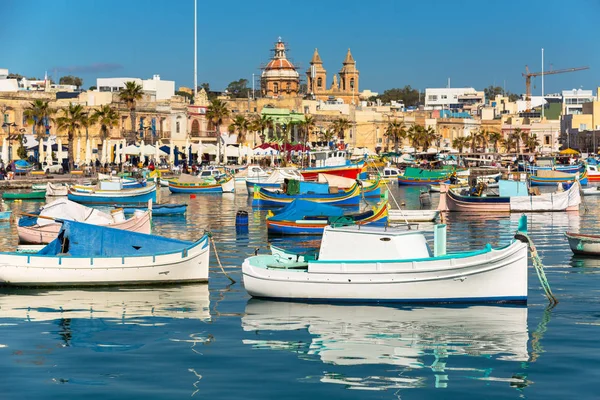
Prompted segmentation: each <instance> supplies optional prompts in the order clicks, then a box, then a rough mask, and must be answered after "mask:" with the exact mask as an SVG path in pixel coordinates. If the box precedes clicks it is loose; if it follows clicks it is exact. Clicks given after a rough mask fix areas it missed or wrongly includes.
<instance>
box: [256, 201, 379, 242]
mask: <svg viewBox="0 0 600 400" xmlns="http://www.w3.org/2000/svg"><path fill="white" fill-rule="evenodd" d="M388 208H389V206H388V203H387V202H381V203H379V204H377V205H376V206H373V207H371V208H370V209H368V210H367V211H363V212H357V213H348V212H346V211H344V210H343V209H342V208H340V207H335V206H330V205H326V204H318V203H314V202H311V201H306V200H294V201H292V202H291V203H290V204H288V205H286V206H285V207H283V208H282V209H280V210H279V211H278V212H277V213H273V212H272V211H269V213H268V215H267V218H266V221H267V230H268V232H269V233H270V234H279V235H322V234H323V230H324V229H325V226H327V225H334V226H342V225H369V226H385V225H386V224H387V210H388Z"/></svg>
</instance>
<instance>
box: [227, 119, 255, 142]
mask: <svg viewBox="0 0 600 400" xmlns="http://www.w3.org/2000/svg"><path fill="white" fill-rule="evenodd" d="M249 129H250V121H248V120H247V119H246V117H244V116H243V115H241V114H238V115H236V116H235V118H234V119H233V122H232V123H231V124H230V125H229V132H230V133H235V132H237V134H238V135H237V142H238V143H239V144H244V143H246V134H247V133H248V130H249Z"/></svg>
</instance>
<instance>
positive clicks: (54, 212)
mask: <svg viewBox="0 0 600 400" xmlns="http://www.w3.org/2000/svg"><path fill="white" fill-rule="evenodd" d="M151 207H152V206H151V205H150V206H149V210H147V211H139V212H135V213H134V215H133V216H132V217H131V218H129V219H125V216H124V214H123V210H122V209H120V210H114V211H113V212H112V213H110V214H108V213H105V212H102V211H99V210H96V209H94V208H90V207H86V206H83V205H81V204H77V203H75V202H73V201H70V200H67V199H64V198H63V199H59V200H56V201H53V202H52V203H48V204H46V205H45V206H43V207H42V208H41V210H40V213H39V215H40V217H41V218H35V217H21V218H19V221H18V222H17V233H18V235H19V241H20V242H21V243H31V244H47V243H50V242H51V241H53V240H54V239H56V237H57V236H58V233H59V232H60V230H61V227H62V224H61V223H60V222H56V221H55V219H59V220H67V221H77V222H84V223H87V224H92V225H100V226H110V227H111V228H115V229H122V230H126V231H132V232H139V233H146V234H149V233H150V231H151V229H152V228H151V219H152V218H151V217H152V211H151V210H152V208H151Z"/></svg>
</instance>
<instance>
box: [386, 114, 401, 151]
mask: <svg viewBox="0 0 600 400" xmlns="http://www.w3.org/2000/svg"><path fill="white" fill-rule="evenodd" d="M384 135H385V136H386V137H387V138H388V140H389V139H392V140H393V141H394V151H398V142H399V141H401V140H404V139H406V130H405V129H404V123H403V122H402V121H398V120H397V119H394V120H393V121H390V122H388V126H387V128H386V130H385V133H384Z"/></svg>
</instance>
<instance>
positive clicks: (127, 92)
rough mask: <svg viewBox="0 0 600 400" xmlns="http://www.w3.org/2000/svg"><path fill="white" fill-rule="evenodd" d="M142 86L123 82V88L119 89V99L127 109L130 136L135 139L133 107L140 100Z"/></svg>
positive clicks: (132, 82)
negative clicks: (129, 119)
mask: <svg viewBox="0 0 600 400" xmlns="http://www.w3.org/2000/svg"><path fill="white" fill-rule="evenodd" d="M142 90H143V89H142V85H139V84H137V83H135V82H134V81H131V82H125V87H124V88H123V89H121V92H120V93H119V98H120V99H121V100H123V101H124V102H125V104H127V108H129V116H130V118H131V132H132V136H134V137H135V132H136V129H137V128H136V123H135V106H136V102H137V101H138V100H141V99H142V95H143V91H142Z"/></svg>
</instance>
